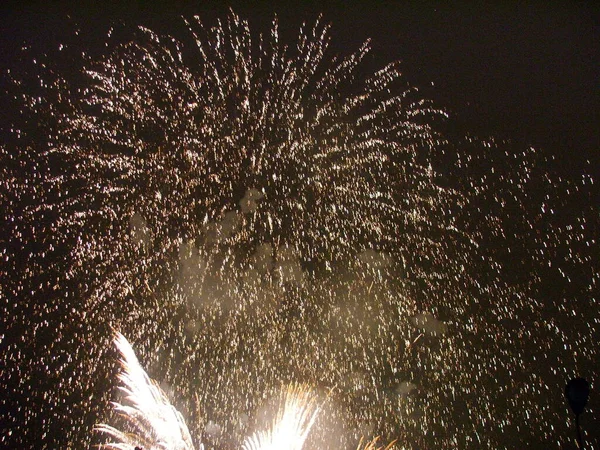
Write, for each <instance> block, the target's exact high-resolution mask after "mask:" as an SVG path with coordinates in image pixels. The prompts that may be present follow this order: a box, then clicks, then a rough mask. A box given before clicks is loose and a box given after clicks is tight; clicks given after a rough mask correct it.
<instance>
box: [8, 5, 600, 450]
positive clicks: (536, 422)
mask: <svg viewBox="0 0 600 450" xmlns="http://www.w3.org/2000/svg"><path fill="white" fill-rule="evenodd" d="M184 22H185V23H184V28H185V30H186V31H185V34H186V36H185V37H181V38H180V39H179V40H177V39H175V38H173V37H171V36H168V35H161V34H160V33H157V32H154V31H152V30H149V29H146V28H140V29H138V30H137V31H136V32H135V33H132V34H131V37H130V38H129V39H126V40H122V39H121V40H118V41H117V42H115V43H113V41H112V40H111V37H110V36H109V37H107V47H106V48H107V49H106V51H105V52H104V54H103V55H102V56H93V57H92V56H89V55H90V54H95V53H94V52H86V49H85V48H84V49H80V48H73V47H68V46H67V47H66V48H62V49H61V55H67V56H63V57H67V58H71V59H72V60H73V61H74V62H73V61H71V60H69V64H68V66H69V67H73V66H76V63H79V64H80V66H79V67H81V70H80V72H79V73H78V74H77V75H72V74H71V76H69V75H68V73H71V72H72V70H71V71H70V72H67V73H65V72H62V71H61V70H59V69H58V68H57V67H58V63H55V62H54V60H53V56H52V55H49V56H44V55H38V54H35V52H33V55H32V57H31V60H32V63H31V70H29V71H25V73H24V74H21V75H19V74H17V73H14V72H11V73H10V74H8V75H7V77H9V78H11V79H12V85H11V87H10V89H9V91H8V93H9V95H10V97H11V98H12V99H13V103H14V104H15V105H17V106H16V110H17V111H19V114H18V115H15V118H14V120H13V123H12V124H11V125H10V126H9V127H5V128H6V130H5V131H9V132H10V133H9V134H10V138H9V139H7V140H6V142H5V143H4V144H3V146H2V147H1V148H0V163H1V164H0V175H1V178H0V183H1V188H0V189H1V194H2V196H1V197H0V201H1V206H2V208H1V212H0V213H1V214H2V220H1V224H2V225H1V229H2V236H3V239H2V241H1V245H2V247H0V254H1V255H2V256H1V257H2V264H3V266H2V268H3V273H6V274H9V276H7V277H6V278H4V279H3V280H2V282H1V283H2V284H1V285H0V298H1V299H2V304H1V305H0V307H1V311H2V317H3V319H1V320H2V325H3V332H2V334H1V335H0V336H1V346H0V355H1V357H2V361H5V367H6V368H5V369H3V371H2V376H1V378H0V387H1V388H3V390H4V392H11V393H12V395H11V396H10V397H9V398H6V399H4V400H3V402H4V403H3V405H4V406H5V407H6V408H8V409H10V410H11V411H14V414H12V415H10V416H9V419H8V420H9V425H8V426H9V428H11V429H13V428H14V429H18V431H19V432H14V433H11V434H3V435H2V436H1V437H0V443H2V445H4V446H8V447H23V448H26V447H28V446H31V445H34V446H35V447H36V448H84V447H89V446H90V445H91V444H92V443H94V441H93V439H94V438H92V437H91V433H90V429H91V427H92V426H93V424H95V423H99V422H106V423H112V422H111V420H112V417H111V413H110V405H109V400H111V392H112V390H111V387H112V380H113V375H114V373H115V371H117V368H116V367H114V365H113V364H112V361H113V360H115V358H114V354H113V350H112V345H111V339H112V331H111V330H112V329H113V328H114V329H120V330H123V332H124V333H125V334H126V335H127V336H130V337H131V339H132V341H134V342H135V343H136V346H137V347H136V351H137V352H138V354H139V355H140V360H141V361H142V362H143V365H144V367H147V368H148V373H149V374H151V376H152V377H153V378H154V379H157V380H160V385H161V386H162V388H163V391H166V392H167V394H168V393H169V392H170V391H172V392H173V393H174V394H176V395H174V396H173V397H174V398H177V399H179V401H180V402H181V403H180V404H177V405H176V406H177V408H178V410H180V411H181V414H182V416H183V417H185V419H186V422H187V424H188V426H189V434H190V437H191V439H192V441H193V442H194V443H196V444H197V443H198V442H200V441H204V438H206V439H208V440H212V441H214V443H215V445H231V444H232V443H241V442H243V439H244V438H245V437H246V436H248V430H249V429H250V428H251V427H252V425H253V422H252V421H254V420H256V418H255V414H256V411H259V410H260V407H261V405H262V402H263V400H264V398H263V397H264V395H266V393H268V392H272V391H273V389H275V388H278V387H279V386H281V385H287V384H290V383H295V382H300V383H307V384H309V385H311V386H319V387H323V388H326V389H332V388H334V387H335V389H334V390H333V391H332V401H331V402H330V403H331V404H330V405H329V406H327V408H328V411H327V412H326V413H323V415H322V417H327V418H328V420H325V421H319V422H317V423H315V425H314V427H313V429H312V432H311V434H310V436H309V437H308V440H307V442H306V445H307V447H309V448H312V447H311V446H318V448H321V449H326V448H332V449H339V448H356V445H357V443H358V442H359V439H360V437H361V436H376V435H381V436H383V437H384V439H385V442H388V439H389V440H392V439H396V438H398V442H401V443H402V445H404V446H406V447H407V448H423V447H426V448H441V449H444V448H482V445H488V446H489V447H490V448H498V449H500V448H515V447H527V446H532V445H535V443H536V442H537V440H536V439H539V438H540V437H539V436H543V439H544V442H556V443H557V444H556V445H557V447H560V446H561V445H563V444H564V443H565V442H566V441H565V436H566V435H567V433H566V432H565V433H563V432H562V430H563V428H564V429H566V425H565V421H564V420H563V418H562V413H563V411H562V409H561V406H558V405H552V406H547V402H546V400H547V398H548V392H550V391H551V389H553V387H554V386H555V385H561V386H562V384H563V382H564V380H565V379H568V378H570V377H571V376H572V375H573V371H575V370H578V371H585V370H587V371H588V372H589V373H592V374H597V368H596V366H595V365H594V361H595V358H596V350H593V349H594V348H595V347H594V345H593V344H594V342H595V340H594V336H595V334H597V328H598V323H600V320H599V318H598V312H599V311H600V308H598V307H597V306H598V305H597V288H598V273H600V270H598V269H599V268H598V260H597V257H596V256H595V255H597V254H598V253H599V252H598V240H597V234H598V211H597V204H596V203H594V202H593V201H592V199H593V198H594V197H593V195H595V194H594V193H595V190H596V189H597V186H596V185H594V180H592V178H591V177H589V176H587V175H585V174H582V175H576V176H573V177H571V178H568V177H560V176H558V175H556V173H554V172H552V171H551V170H549V167H551V164H550V162H548V161H545V160H544V159H543V157H542V155H540V154H539V153H538V152H536V151H535V150H533V149H528V150H526V151H522V150H519V149H514V148H512V147H511V146H510V145H509V144H507V143H497V142H495V141H494V140H493V139H488V140H483V139H477V138H474V137H471V136H469V135H466V136H463V135H458V136H457V133H456V132H451V131H448V130H447V128H450V129H451V128H452V127H446V125H445V124H446V123H448V122H447V117H446V114H445V113H444V112H443V111H440V110H439V109H437V108H435V107H434V106H433V105H432V104H431V103H430V102H427V101H425V100H423V99H421V98H420V97H419V94H418V92H417V91H416V90H415V89H410V88H407V87H406V83H405V82H404V81H403V79H402V76H401V73H400V70H399V64H398V63H392V64H389V65H387V66H385V67H383V68H382V69H380V70H376V71H370V70H367V68H368V65H367V63H366V62H365V59H366V58H365V57H366V55H367V54H368V52H369V43H365V44H364V45H363V46H362V47H360V48H359V49H358V50H357V51H356V52H355V53H353V54H350V55H347V56H338V55H332V54H331V51H330V50H329V48H328V43H329V39H330V37H329V27H328V26H326V25H323V24H322V23H321V22H317V23H316V24H315V25H313V26H311V27H306V26H305V27H303V28H302V29H301V31H300V33H299V36H298V39H297V41H296V42H295V43H294V44H295V45H290V46H287V45H286V44H285V43H283V42H282V39H281V37H280V33H279V29H278V27H279V25H278V23H277V21H274V22H273V25H272V28H271V30H270V32H269V33H267V34H266V35H262V36H256V35H253V33H252V32H251V30H250V29H249V26H248V24H247V22H246V21H244V20H242V19H240V18H239V17H238V16H236V15H235V14H233V13H232V14H230V16H229V17H228V18H226V19H225V20H223V21H220V22H218V23H217V24H216V25H215V26H213V27H206V26H204V25H203V24H202V23H201V22H200V20H199V19H197V18H193V19H189V20H187V21H184ZM109 35H110V33H109ZM78 45H81V44H78ZM82 52H83V55H82V56H81V57H79V56H77V55H79V54H80V53H82ZM365 73H367V75H365ZM445 127H446V128H445ZM436 130H437V131H436ZM444 130H446V131H444ZM574 299H576V300H574ZM576 347H579V348H588V349H592V350H589V351H586V352H578V351H576V350H574V349H575V348H576ZM40 404H44V405H49V408H48V409H47V410H42V409H41V408H40V407H38V406H37V405H40ZM107 416H108V417H107ZM105 419H106V420H105ZM109 419H110V420H109ZM526 420H527V421H528V422H527V423H528V424H529V428H528V430H525V431H524V430H523V429H522V427H521V426H520V424H521V423H524V422H525V421H526ZM465 423H469V424H470V425H469V427H467V428H465V426H464V424H465ZM56 430H61V433H60V434H57V433H58V432H57V431H56ZM331 430H335V432H336V436H337V437H338V439H336V442H330V441H328V440H327V436H330V435H331V432H332V431H331ZM534 430H537V431H535V432H536V433H538V434H537V435H534V434H532V433H534ZM540 430H541V431H540ZM539 433H541V434H539ZM510 439H515V440H516V442H512V441H510ZM32 442H33V443H35V444H31V443H32ZM484 443H485V444H484ZM367 445H371V444H369V443H368V444H367ZM375 445H377V444H376V443H373V446H375Z"/></svg>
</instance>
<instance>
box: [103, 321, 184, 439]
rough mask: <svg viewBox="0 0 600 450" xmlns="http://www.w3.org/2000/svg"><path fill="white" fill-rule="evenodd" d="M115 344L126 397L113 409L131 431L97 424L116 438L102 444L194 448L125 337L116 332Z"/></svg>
mask: <svg viewBox="0 0 600 450" xmlns="http://www.w3.org/2000/svg"><path fill="white" fill-rule="evenodd" d="M115 345H116V346H117V348H118V350H119V353H120V354H121V366H122V371H121V374H120V375H119V381H120V383H121V385H120V386H119V389H120V390H121V393H122V395H124V397H125V399H124V401H123V403H114V409H115V410H116V411H117V412H118V413H119V414H120V415H121V416H122V417H123V418H125V419H126V421H127V422H128V423H127V425H126V426H125V428H131V429H132V432H124V431H122V430H119V429H117V428H114V427H112V426H110V425H104V424H102V425H98V426H97V427H96V430H97V431H99V432H101V433H106V434H107V435H109V436H110V437H111V438H113V439H116V440H117V442H115V443H108V444H104V445H103V448H107V449H111V448H112V449H117V450H133V449H134V448H135V447H137V446H138V445H140V444H141V446H142V447H143V448H145V449H149V450H155V449H156V450H160V449H163V450H194V446H193V444H192V438H191V436H190V432H189V431H188V428H187V425H186V424H185V421H184V419H183V417H182V416H181V414H180V413H179V411H177V410H176V409H175V408H174V407H173V406H172V405H171V403H170V402H169V399H168V398H167V396H166V394H165V393H164V392H163V391H162V389H161V388H160V386H158V384H156V382H154V381H152V380H150V378H148V375H147V374H146V372H145V371H144V369H143V368H142V367H141V366H140V363H139V362H138V360H137V358H136V356H135V353H134V351H133V348H132V347H131V345H130V344H129V342H128V341H127V339H125V337H124V336H123V335H122V334H120V333H117V335H116V337H115Z"/></svg>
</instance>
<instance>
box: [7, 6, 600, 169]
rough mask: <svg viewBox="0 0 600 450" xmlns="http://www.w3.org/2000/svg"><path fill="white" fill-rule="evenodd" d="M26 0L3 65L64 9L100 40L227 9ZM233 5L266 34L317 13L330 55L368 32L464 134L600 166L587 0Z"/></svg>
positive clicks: (14, 10)
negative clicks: (112, 28) (115, 31)
mask: <svg viewBox="0 0 600 450" xmlns="http://www.w3.org/2000/svg"><path fill="white" fill-rule="evenodd" d="M26 3H27V6H15V5H12V6H6V4H5V6H4V11H3V12H2V25H1V35H2V40H1V47H0V51H1V52H2V60H3V61H4V64H10V61H11V60H12V59H14V58H15V49H16V48H19V47H20V46H21V43H22V42H23V41H24V40H31V39H33V40H34V42H36V41H37V42H38V43H41V44H42V45H45V44H47V43H48V42H50V43H54V42H60V40H61V36H64V33H66V32H69V31H68V27H65V26H64V24H65V20H64V16H65V15H66V14H67V13H68V14H71V15H72V16H73V17H74V22H76V23H79V24H80V25H81V29H82V30H84V31H87V32H88V33H90V34H94V35H96V34H97V38H98V39H101V38H103V36H104V35H105V30H106V28H107V26H108V24H109V23H111V21H113V22H114V20H115V19H116V20H118V21H125V22H126V23H134V24H138V23H144V24H148V25H150V26H151V27H153V28H156V27H162V26H163V25H164V24H165V23H167V24H175V23H176V22H177V18H178V16H179V15H180V14H187V15H189V14H199V15H200V16H201V17H203V18H204V20H206V21H207V22H208V23H210V22H211V21H214V19H215V18H216V17H222V16H224V14H225V13H226V11H227V9H228V6H226V5H225V4H221V3H220V2H185V1H174V2H166V3H169V6H165V5H162V6H156V5H153V4H149V3H147V2H124V3H125V6H124V5H121V6H106V5H104V2H83V3H78V6H76V7H75V6H73V3H72V2H58V3H57V2H52V5H51V6H48V5H44V3H45V2H26ZM157 3H158V2H157ZM252 3H254V2H252ZM502 3H504V2H502ZM149 5H150V6H149ZM152 5H153V6H152ZM233 8H234V10H235V11H236V12H237V13H238V14H240V15H241V16H243V17H247V18H249V19H250V21H251V24H252V25H253V27H254V28H259V29H262V30H266V29H267V27H268V23H269V22H270V19H271V17H272V16H273V13H274V12H276V13H277V14H278V16H279V17H280V23H281V25H282V29H284V30H293V32H291V33H295V30H297V28H298V26H299V25H300V24H301V23H302V21H308V22H311V21H313V20H314V18H315V17H317V16H318V15H319V14H320V13H322V14H323V17H324V20H325V21H327V22H330V23H331V24H332V37H333V39H332V46H333V49H334V50H335V51H336V52H339V53H348V52H349V51H352V50H354V49H356V48H357V47H358V46H359V45H360V44H361V43H362V42H363V41H364V40H366V39H368V38H372V47H373V51H372V63H373V65H374V67H376V66H381V65H383V64H385V63H387V62H390V61H393V60H400V61H402V63H403V65H402V67H403V70H404V73H405V76H406V78H407V80H408V82H409V83H411V84H412V85H414V86H417V87H418V88H419V89H420V90H421V91H422V92H423V94H424V95H425V96H426V97H428V98H431V99H433V100H435V101H436V103H437V104H438V105H439V106H442V107H444V108H447V109H448V111H450V112H451V113H453V114H454V119H455V120H456V123H457V124H460V125H461V126H462V125H464V129H465V130H470V131H472V132H474V133H476V134H481V135H488V134H492V135H494V136H496V137H499V138H508V139H512V140H514V141H516V142H518V143H521V144H523V145H533V146H534V147H536V148H539V149H541V150H543V151H544V152H548V153H552V154H556V155H558V156H559V157H561V160H562V163H564V164H565V167H567V168H568V169H569V170H577V168H578V167H580V164H581V163H582V162H585V161H586V160H587V159H589V160H591V161H592V167H591V170H593V171H594V173H595V174H597V173H598V169H597V166H598V162H600V158H599V157H598V156H597V154H598V152H597V150H598V148H599V144H600V127H598V124H599V123H600V88H599V82H600V20H599V17H600V15H599V9H598V8H597V7H592V6H591V2H590V3H585V2H563V3H561V2H552V5H551V6H548V5H545V4H543V3H542V2H535V3H534V4H529V5H522V4H519V3H517V2H511V3H509V4H508V5H503V6H499V5H496V4H491V3H490V4H482V3H468V2H467V3H462V4H461V5H460V6H453V7H450V6H446V5H438V4H436V3H434V2H425V3H423V2H412V3H411V2H409V3H404V4H402V5H397V4H396V2H362V3H359V2H356V3H353V4H352V5H351V6H347V5H345V4H344V3H343V2H334V3H327V4H326V5H321V2H302V5H301V6H298V5H297V4H296V2H291V1H290V2H258V4H253V5H252V6H248V4H245V3H244V2H234V3H233ZM169 26H170V25H169ZM587 170H590V168H588V169H587Z"/></svg>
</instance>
